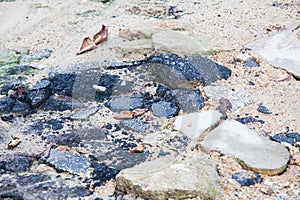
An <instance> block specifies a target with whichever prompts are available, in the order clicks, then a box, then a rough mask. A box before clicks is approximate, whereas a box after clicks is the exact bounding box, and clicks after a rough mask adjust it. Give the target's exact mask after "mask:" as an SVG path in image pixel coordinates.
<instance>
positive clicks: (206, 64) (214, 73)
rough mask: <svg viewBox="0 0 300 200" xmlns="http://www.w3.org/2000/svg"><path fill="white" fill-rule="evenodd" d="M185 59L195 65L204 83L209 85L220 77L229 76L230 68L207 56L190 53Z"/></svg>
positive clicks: (226, 77)
mask: <svg viewBox="0 0 300 200" xmlns="http://www.w3.org/2000/svg"><path fill="white" fill-rule="evenodd" d="M187 61H188V62H189V63H191V64H192V65H193V66H195V68H196V70H197V71H198V72H199V73H200V74H201V75H202V78H203V80H204V85H209V84H211V83H213V82H215V81H217V80H221V79H225V80H227V79H228V78H229V77H230V76H231V70H230V69H228V68H226V67H224V66H223V65H220V64H218V63H215V62H213V61H212V60H210V59H208V58H204V57H201V56H198V55H192V56H189V57H187Z"/></svg>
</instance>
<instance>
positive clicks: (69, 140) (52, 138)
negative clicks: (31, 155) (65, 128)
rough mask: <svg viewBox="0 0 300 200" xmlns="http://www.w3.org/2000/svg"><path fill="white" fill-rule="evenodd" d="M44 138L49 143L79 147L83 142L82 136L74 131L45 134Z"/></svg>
mask: <svg viewBox="0 0 300 200" xmlns="http://www.w3.org/2000/svg"><path fill="white" fill-rule="evenodd" d="M42 139H43V140H46V141H47V142H48V143H49V144H51V143H53V144H56V145H62V146H68V147H78V146H79V144H80V143H82V141H81V138H80V136H79V135H77V134H74V133H71V134H69V133H66V134H59V135H47V136H43V137H42Z"/></svg>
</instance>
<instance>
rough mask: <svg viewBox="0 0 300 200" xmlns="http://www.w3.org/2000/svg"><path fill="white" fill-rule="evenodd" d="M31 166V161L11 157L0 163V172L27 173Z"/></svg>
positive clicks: (20, 157) (22, 157)
mask: <svg viewBox="0 0 300 200" xmlns="http://www.w3.org/2000/svg"><path fill="white" fill-rule="evenodd" d="M31 165H32V160H30V159H29V158H27V157H25V156H13V157H10V158H7V159H5V160H1V161H0V170H5V171H10V172H23V171H27V170H28V169H29V168H30V166H31Z"/></svg>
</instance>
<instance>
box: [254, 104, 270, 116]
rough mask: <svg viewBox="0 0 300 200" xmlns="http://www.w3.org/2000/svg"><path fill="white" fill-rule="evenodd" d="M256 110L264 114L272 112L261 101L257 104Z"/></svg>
mask: <svg viewBox="0 0 300 200" xmlns="http://www.w3.org/2000/svg"><path fill="white" fill-rule="evenodd" d="M257 111H258V112H261V113H264V114H272V112H271V111H270V110H269V109H268V108H266V106H264V105H263V103H259V104H258V108H257Z"/></svg>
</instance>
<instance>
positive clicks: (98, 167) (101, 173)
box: [91, 161, 119, 184]
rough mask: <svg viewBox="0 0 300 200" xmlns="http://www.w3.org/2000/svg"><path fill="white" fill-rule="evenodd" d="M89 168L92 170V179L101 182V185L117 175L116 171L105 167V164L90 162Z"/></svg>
mask: <svg viewBox="0 0 300 200" xmlns="http://www.w3.org/2000/svg"><path fill="white" fill-rule="evenodd" d="M91 166H92V167H93V168H94V170H93V172H92V176H93V179H96V180H97V181H101V183H102V184H103V183H105V182H106V181H109V180H111V179H116V175H117V174H118V173H119V171H118V170H116V169H114V168H112V167H109V166H107V165H106V164H105V163H99V162H96V161H92V162H91Z"/></svg>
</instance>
